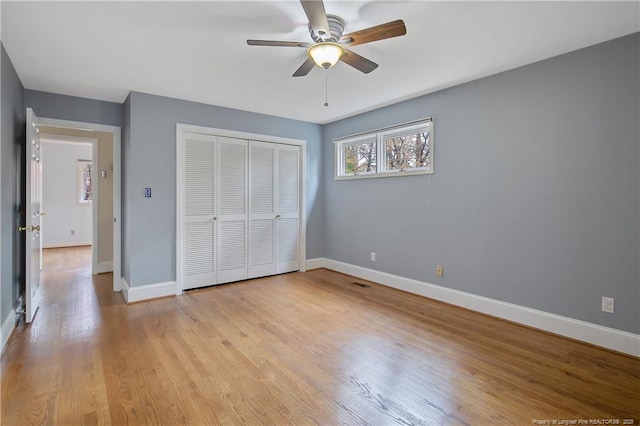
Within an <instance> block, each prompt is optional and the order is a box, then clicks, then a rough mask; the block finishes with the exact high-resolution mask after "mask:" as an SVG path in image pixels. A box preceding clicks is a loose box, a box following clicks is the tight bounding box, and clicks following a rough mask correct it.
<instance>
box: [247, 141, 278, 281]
mask: <svg viewBox="0 0 640 426" xmlns="http://www.w3.org/2000/svg"><path fill="white" fill-rule="evenodd" d="M276 147H277V145H276V144H273V143H266V142H257V141H249V278H255V277H264V276H267V275H273V274H275V273H276V253H275V232H276V224H275V222H276V211H275V209H276V201H275V190H276V188H275V181H276V176H275V167H276Z"/></svg>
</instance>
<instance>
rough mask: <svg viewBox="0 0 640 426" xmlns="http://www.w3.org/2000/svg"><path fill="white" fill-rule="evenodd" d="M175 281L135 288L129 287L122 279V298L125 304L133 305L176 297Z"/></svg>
mask: <svg viewBox="0 0 640 426" xmlns="http://www.w3.org/2000/svg"><path fill="white" fill-rule="evenodd" d="M176 286H177V283H176V282H175V281H167V282H164V283H156V284H147V285H141V286H136V287H131V286H129V283H128V282H127V280H125V279H124V278H122V285H121V287H122V296H123V297H124V300H125V302H127V303H133V302H140V301H142V300H149V299H156V298H158V297H165V296H175V295H176Z"/></svg>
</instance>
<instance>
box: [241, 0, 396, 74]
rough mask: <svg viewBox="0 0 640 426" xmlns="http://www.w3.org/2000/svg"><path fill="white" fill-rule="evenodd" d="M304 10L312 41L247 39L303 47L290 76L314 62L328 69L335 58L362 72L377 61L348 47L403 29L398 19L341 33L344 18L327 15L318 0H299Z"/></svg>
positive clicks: (251, 42) (252, 43)
mask: <svg viewBox="0 0 640 426" xmlns="http://www.w3.org/2000/svg"><path fill="white" fill-rule="evenodd" d="M300 3H301V4H302V8H303V9H304V12H305V13H306V14H307V18H309V33H310V34H311V39H312V40H313V43H308V42H304V41H276V40H247V44H248V45H250V46H283V47H304V48H306V49H307V56H308V58H307V60H306V61H304V62H303V64H302V65H301V66H300V68H298V70H297V71H296V72H294V73H293V76H294V77H302V76H305V75H307V74H309V72H310V71H311V70H312V69H313V67H314V66H315V65H318V66H319V67H322V68H325V69H328V68H331V67H332V66H334V65H335V64H336V63H337V62H338V61H342V62H344V63H345V64H348V65H351V66H352V67H354V68H355V69H357V70H360V71H362V72H363V73H365V74H368V73H370V72H371V71H373V70H375V69H376V68H378V64H376V63H375V62H373V61H370V60H369V59H367V58H365V57H363V56H360V55H358V54H357V53H355V52H353V51H351V50H349V49H348V47H351V46H356V45H358V44H365V43H370V42H372V41H378V40H384V39H387V38H392V37H398V36H402V35H405V34H406V33H407V28H406V27H405V25H404V22H403V21H402V20H401V19H398V20H396V21H392V22H387V23H386V24H381V25H376V26H374V27H369V28H365V29H363V30H360V31H355V32H352V33H349V34H344V35H343V34H342V32H343V31H344V25H345V22H344V20H343V19H342V18H340V17H339V16H336V15H327V13H326V12H325V10H324V4H323V3H322V0H300Z"/></svg>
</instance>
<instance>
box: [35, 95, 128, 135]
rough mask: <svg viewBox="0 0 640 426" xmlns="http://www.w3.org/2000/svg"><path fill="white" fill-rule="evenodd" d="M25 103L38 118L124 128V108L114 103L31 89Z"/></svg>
mask: <svg viewBox="0 0 640 426" xmlns="http://www.w3.org/2000/svg"><path fill="white" fill-rule="evenodd" d="M24 102H25V105H27V106H28V107H30V108H32V109H33V110H34V111H35V113H36V115H37V116H38V117H47V118H56V119H58V120H69V121H81V122H85V123H96V124H106V125H110V126H122V120H123V107H122V104H118V103H114V102H106V101H97V100H95V99H87V98H78V97H76V96H67V95H59V94H55V93H48V92H40V91H38V90H29V89H27V90H25V91H24Z"/></svg>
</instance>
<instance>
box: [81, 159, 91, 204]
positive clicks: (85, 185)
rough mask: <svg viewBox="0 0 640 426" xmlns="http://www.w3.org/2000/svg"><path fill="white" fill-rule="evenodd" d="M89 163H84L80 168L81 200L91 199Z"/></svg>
mask: <svg viewBox="0 0 640 426" xmlns="http://www.w3.org/2000/svg"><path fill="white" fill-rule="evenodd" d="M92 186H93V183H92V182H91V164H84V167H83V168H82V201H91V189H92Z"/></svg>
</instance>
